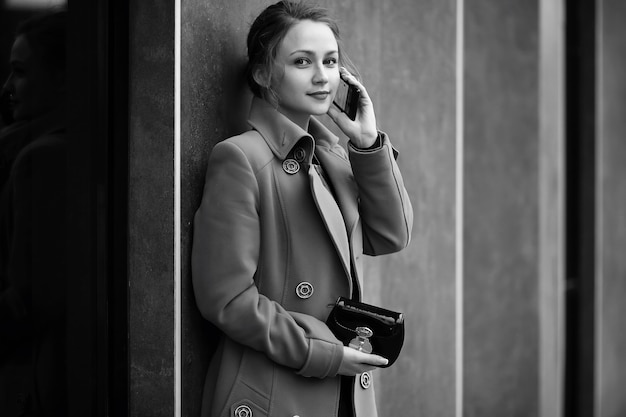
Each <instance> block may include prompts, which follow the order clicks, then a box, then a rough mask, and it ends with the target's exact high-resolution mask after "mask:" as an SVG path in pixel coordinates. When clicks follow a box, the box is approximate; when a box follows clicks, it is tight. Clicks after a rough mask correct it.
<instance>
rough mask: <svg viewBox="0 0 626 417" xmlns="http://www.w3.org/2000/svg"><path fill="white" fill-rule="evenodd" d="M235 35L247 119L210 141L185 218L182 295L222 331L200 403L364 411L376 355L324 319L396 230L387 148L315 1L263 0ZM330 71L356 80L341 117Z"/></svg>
mask: <svg viewBox="0 0 626 417" xmlns="http://www.w3.org/2000/svg"><path fill="white" fill-rule="evenodd" d="M247 46H248V58H249V60H248V66H247V76H248V84H249V86H250V88H251V89H252V92H253V93H254V96H255V97H254V98H253V102H252V107H251V111H250V117H249V124H250V126H251V127H252V129H251V130H250V131H248V132H246V133H244V134H242V135H239V136H235V137H232V138H230V139H227V140H225V141H223V142H221V143H219V144H218V145H217V146H215V148H214V149H213V151H212V154H211V157H210V160H209V164H208V170H207V175H206V183H205V188H204V194H203V198H202V203H201V205H200V207H199V209H198V211H197V213H196V216H195V224H194V242H193V251H192V274H193V285H194V291H195V295H196V301H197V304H198V307H199V309H200V311H201V312H202V314H203V316H204V317H205V318H207V319H208V320H209V321H211V322H212V323H213V324H215V325H216V326H217V327H218V328H219V329H221V331H222V332H223V335H224V336H223V338H222V340H221V341H220V344H219V346H218V348H217V351H216V353H215V355H214V357H213V359H212V362H211V365H210V367H209V370H208V373H207V379H206V383H205V388H204V396H203V406H202V416H236V417H244V416H247V417H250V416H252V415H254V416H294V415H299V416H301V417H305V416H316V417H317V416H336V415H340V416H358V417H363V416H375V415H376V407H375V403H374V392H373V386H372V379H371V377H372V372H371V371H372V370H373V369H375V368H376V367H378V366H381V365H385V364H386V363H387V360H386V359H385V358H382V357H380V356H377V355H372V354H366V353H363V352H359V351H356V350H353V349H351V348H348V347H345V346H343V344H342V343H341V342H340V341H339V340H338V339H337V338H336V337H335V336H334V335H333V334H332V332H331V331H330V330H329V329H328V327H327V326H326V324H325V323H324V321H325V320H326V318H327V316H328V314H329V312H330V311H331V309H332V307H333V305H334V303H335V301H336V300H337V298H338V297H339V296H344V297H351V298H353V299H357V300H358V299H360V298H361V279H362V277H363V271H362V255H363V254H364V253H365V254H369V255H379V254H385V253H390V252H394V251H398V250H400V249H402V248H404V247H405V246H406V245H408V243H409V239H410V231H411V226H412V210H411V205H410V202H409V199H408V196H407V193H406V190H405V188H404V185H403V182H402V177H401V175H400V172H399V170H398V167H397V165H396V162H395V155H394V150H393V148H392V147H391V144H390V142H389V139H388V137H387V135H386V134H384V133H381V132H378V131H377V130H376V120H375V116H374V111H373V106H372V103H371V100H370V98H369V96H368V94H367V91H366V89H365V87H364V86H363V85H362V84H361V83H360V82H359V81H357V79H356V78H355V77H353V76H352V75H351V74H350V73H349V72H348V71H346V70H345V69H343V68H341V67H340V65H341V64H342V63H343V61H344V56H343V54H342V51H341V46H340V44H339V35H338V29H337V25H336V23H335V22H334V21H333V20H332V19H331V18H330V17H329V16H328V13H327V11H326V10H324V9H320V8H316V7H312V6H308V5H306V4H303V3H291V2H286V1H285V2H279V3H276V4H274V5H272V6H270V7H268V8H267V9H265V10H264V11H263V12H262V13H261V14H260V15H259V16H258V17H257V19H256V20H255V21H254V23H253V24H252V26H251V28H250V32H249V34H248V45H247ZM340 77H343V78H344V79H345V80H347V82H349V83H350V84H353V85H355V86H356V87H358V88H359V89H360V91H361V99H360V102H359V109H358V112H357V116H356V118H355V120H354V121H353V120H350V119H349V118H348V117H347V116H346V115H345V114H343V113H341V112H340V111H339V110H338V109H337V108H336V107H335V106H334V105H332V100H333V97H334V95H335V93H336V91H337V88H338V85H339V82H340ZM323 114H328V115H329V116H330V117H331V119H332V120H333V121H334V122H335V123H336V124H337V125H338V126H339V128H340V129H341V130H342V131H343V132H344V133H345V134H346V135H347V136H348V138H349V140H350V142H349V145H348V152H346V151H345V149H344V148H342V147H341V146H340V145H339V143H338V138H337V137H336V136H335V135H333V134H332V133H331V132H330V131H329V130H328V129H326V128H325V127H324V126H323V125H322V124H321V123H320V122H318V121H317V120H316V119H315V118H314V117H313V116H317V115H323Z"/></svg>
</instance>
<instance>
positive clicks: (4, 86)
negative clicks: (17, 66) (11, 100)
mask: <svg viewBox="0 0 626 417" xmlns="http://www.w3.org/2000/svg"><path fill="white" fill-rule="evenodd" d="M12 81H13V73H11V74H9V76H8V77H7V79H6V81H5V82H4V84H2V90H3V91H9V92H11V91H10V90H11V84H12Z"/></svg>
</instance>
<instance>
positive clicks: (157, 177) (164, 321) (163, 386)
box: [128, 1, 174, 417]
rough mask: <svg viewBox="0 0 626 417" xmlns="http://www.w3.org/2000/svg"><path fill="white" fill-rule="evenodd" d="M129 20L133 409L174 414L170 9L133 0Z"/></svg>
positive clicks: (141, 412) (148, 413)
mask: <svg viewBox="0 0 626 417" xmlns="http://www.w3.org/2000/svg"><path fill="white" fill-rule="evenodd" d="M130 19H131V22H130V27H131V32H130V46H129V49H130V50H129V56H130V79H131V80H132V81H131V84H130V92H129V108H130V122H129V129H130V131H129V138H130V139H129V142H130V144H129V201H128V204H129V206H128V221H129V225H130V227H129V242H128V258H129V265H128V274H129V299H130V302H129V332H130V342H129V356H130V381H131V382H130V393H129V399H130V413H131V415H133V416H154V417H158V416H164V417H165V416H167V417H171V416H173V415H174V321H173V312H174V303H173V276H174V268H173V264H174V256H173V253H174V247H173V242H174V240H173V225H174V212H173V207H174V206H173V202H174V197H173V194H174V188H173V185H174V182H173V178H174V174H173V158H174V146H173V145H174V143H173V137H174V8H173V6H172V5H171V4H170V2H168V1H157V2H151V3H146V2H133V4H132V6H131V8H130ZM156 28H159V29H158V30H157V29H156Z"/></svg>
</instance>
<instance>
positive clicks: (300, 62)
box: [294, 58, 311, 66]
mask: <svg viewBox="0 0 626 417" xmlns="http://www.w3.org/2000/svg"><path fill="white" fill-rule="evenodd" d="M294 63H295V64H296V65H300V66H303V65H308V64H310V63H311V60H310V59H308V58H296V60H295V61H294Z"/></svg>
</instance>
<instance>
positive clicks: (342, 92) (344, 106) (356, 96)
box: [333, 78, 361, 120]
mask: <svg viewBox="0 0 626 417" xmlns="http://www.w3.org/2000/svg"><path fill="white" fill-rule="evenodd" d="M360 98H361V91H360V90H359V89H358V88H357V87H355V86H354V85H352V84H348V83H347V82H346V81H345V80H344V79H343V78H340V79H339V87H338V88H337V94H335V98H334V100H333V103H334V104H335V106H337V107H338V108H339V109H340V110H341V111H342V112H344V113H345V114H347V115H348V117H349V118H350V120H354V119H355V117H356V112H357V109H358V108H359V100H360Z"/></svg>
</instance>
